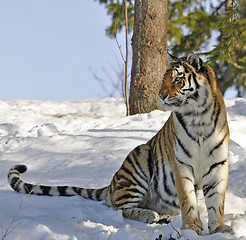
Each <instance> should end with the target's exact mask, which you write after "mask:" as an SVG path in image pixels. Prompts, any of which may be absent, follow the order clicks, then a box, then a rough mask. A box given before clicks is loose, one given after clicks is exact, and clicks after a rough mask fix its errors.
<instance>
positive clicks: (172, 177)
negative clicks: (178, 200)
mask: <svg viewBox="0 0 246 240" xmlns="http://www.w3.org/2000/svg"><path fill="white" fill-rule="evenodd" d="M170 176H171V179H172V183H173V185H174V186H175V180H174V176H173V172H171V173H170Z"/></svg>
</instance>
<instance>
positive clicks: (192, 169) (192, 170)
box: [175, 155, 195, 178]
mask: <svg viewBox="0 0 246 240" xmlns="http://www.w3.org/2000/svg"><path fill="white" fill-rule="evenodd" d="M175 157H176V159H177V161H178V162H179V163H180V164H182V165H186V166H187V167H189V168H190V169H191V172H192V175H193V177H194V178H195V172H194V168H193V167H192V166H191V165H190V164H188V163H184V162H182V161H181V160H180V159H179V158H178V157H177V156H176V155H175Z"/></svg>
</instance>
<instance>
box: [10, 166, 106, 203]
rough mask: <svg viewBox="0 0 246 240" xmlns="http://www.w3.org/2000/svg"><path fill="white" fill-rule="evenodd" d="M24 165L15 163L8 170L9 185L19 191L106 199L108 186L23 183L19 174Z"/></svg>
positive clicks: (24, 167)
mask: <svg viewBox="0 0 246 240" xmlns="http://www.w3.org/2000/svg"><path fill="white" fill-rule="evenodd" d="M26 170H27V167H26V166H25V165H15V166H14V167H12V168H11V169H10V170H9V173H8V181H9V184H10V186H11V187H12V188H13V189H14V190H15V191H16V192H19V193H25V194H34V195H46V196H67V197H70V196H77V195H79V196H81V197H83V198H88V199H91V200H94V201H101V200H106V197H107V193H108V187H104V188H101V189H85V188H79V187H71V186H55V187H52V186H43V185H34V184H30V183H25V182H23V181H22V180H21V179H20V177H19V176H20V174H22V173H24V172H26Z"/></svg>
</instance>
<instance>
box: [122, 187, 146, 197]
mask: <svg viewBox="0 0 246 240" xmlns="http://www.w3.org/2000/svg"><path fill="white" fill-rule="evenodd" d="M125 191H126V192H133V193H139V194H141V195H143V196H144V195H145V193H142V192H141V191H139V190H138V189H137V188H126V189H125Z"/></svg>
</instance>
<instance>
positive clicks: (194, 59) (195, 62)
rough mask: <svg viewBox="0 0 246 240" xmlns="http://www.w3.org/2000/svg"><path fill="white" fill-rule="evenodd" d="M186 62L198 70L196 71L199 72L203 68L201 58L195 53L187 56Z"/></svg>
mask: <svg viewBox="0 0 246 240" xmlns="http://www.w3.org/2000/svg"><path fill="white" fill-rule="evenodd" d="M186 61H187V62H188V63H189V64H190V65H191V66H192V67H194V68H195V69H196V71H199V70H200V69H201V67H202V64H203V61H202V59H201V58H199V57H198V56H197V55H196V54H194V53H189V54H188V56H187V59H186Z"/></svg>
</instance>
